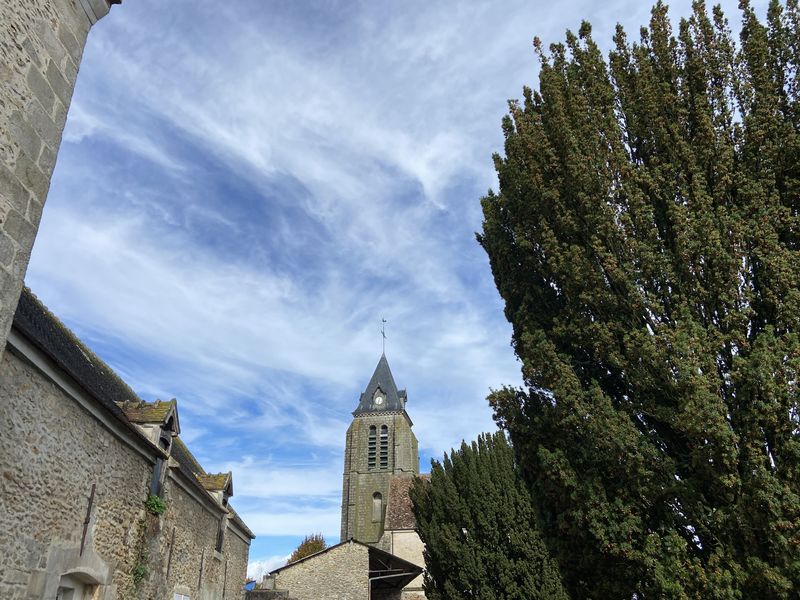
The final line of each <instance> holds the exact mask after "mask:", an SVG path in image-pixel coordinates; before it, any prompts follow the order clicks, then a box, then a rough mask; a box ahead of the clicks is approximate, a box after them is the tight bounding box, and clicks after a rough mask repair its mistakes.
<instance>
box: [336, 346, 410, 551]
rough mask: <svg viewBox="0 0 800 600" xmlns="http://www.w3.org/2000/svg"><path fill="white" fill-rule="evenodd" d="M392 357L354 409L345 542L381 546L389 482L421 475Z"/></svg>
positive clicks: (344, 508) (347, 468)
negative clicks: (353, 540)
mask: <svg viewBox="0 0 800 600" xmlns="http://www.w3.org/2000/svg"><path fill="white" fill-rule="evenodd" d="M412 425H413V423H412V422H411V419H410V418H409V416H408V413H406V391H405V390H398V389H397V385H395V382H394V377H392V371H391V370H390V369H389V362H388V361H387V360H386V355H385V354H382V355H381V358H380V360H379V361H378V366H377V367H375V372H374V373H373V374H372V378H371V379H370V380H369V383H368V384H367V388H366V389H365V390H364V392H363V393H362V394H361V398H360V399H359V403H358V407H357V408H356V410H355V411H353V422H352V423H351V424H350V427H349V428H348V429H347V439H346V442H345V449H344V477H343V485H342V528H341V541H345V540H348V539H350V538H355V539H356V540H358V541H360V542H363V543H365V544H374V545H378V544H379V543H380V541H381V537H382V536H383V531H384V520H385V518H386V504H387V502H388V500H389V484H390V482H391V480H392V477H393V476H395V475H406V476H410V475H418V474H419V454H418V448H417V438H416V436H415V435H414V432H413V431H411V426H412Z"/></svg>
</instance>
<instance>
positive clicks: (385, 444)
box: [381, 425, 389, 469]
mask: <svg viewBox="0 0 800 600" xmlns="http://www.w3.org/2000/svg"><path fill="white" fill-rule="evenodd" d="M388 467H389V428H388V427H386V425H381V469H386V468H388Z"/></svg>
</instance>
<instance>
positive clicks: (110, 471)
mask: <svg viewBox="0 0 800 600" xmlns="http://www.w3.org/2000/svg"><path fill="white" fill-rule="evenodd" d="M0 400H1V401H0V499H1V500H2V510H0V547H2V548H3V551H2V552H0V598H3V599H4V600H23V599H28V598H54V597H55V588H56V587H57V585H58V578H59V577H60V575H62V574H64V573H66V572H67V571H69V570H73V569H80V570H82V571H84V572H87V573H91V574H93V576H94V577H95V578H96V579H97V580H99V581H102V582H103V583H107V584H109V585H108V586H107V587H104V589H103V590H102V593H101V594H100V595H99V596H98V598H114V597H120V598H129V597H135V596H133V595H132V594H131V593H130V590H131V589H132V579H131V571H132V569H133V566H134V562H135V553H134V548H135V545H136V539H137V536H138V522H139V520H140V519H143V518H144V511H143V501H144V500H145V498H146V497H147V489H148V482H149V479H150V475H151V473H152V463H149V462H148V461H147V460H146V459H145V458H144V457H143V456H141V455H140V454H138V453H136V452H134V451H132V450H131V449H130V448H128V447H127V446H124V445H123V444H122V443H120V441H119V440H118V439H117V438H116V437H115V436H114V435H113V434H111V433H110V432H109V431H108V430H107V429H106V428H105V427H104V426H103V425H101V424H100V423H99V422H98V421H97V420H96V419H94V418H93V417H92V416H91V415H89V414H88V412H87V411H86V410H85V409H83V408H82V407H81V406H79V405H78V404H77V403H76V402H75V401H74V400H73V399H72V398H71V397H69V396H68V395H66V394H65V393H64V392H63V391H62V390H61V389H60V388H58V387H56V385H55V384H53V383H52V382H50V381H49V380H48V379H46V378H44V377H43V376H42V375H41V373H40V372H39V371H38V370H37V369H36V368H35V367H33V366H31V365H30V364H29V363H28V362H26V361H24V360H23V359H20V358H19V357H18V356H17V355H16V354H15V352H14V351H13V350H7V351H6V352H5V353H4V356H3V357H2V359H0ZM92 484H95V485H96V488H95V496H94V508H93V510H92V514H91V521H90V524H89V527H88V530H87V535H86V542H85V550H84V552H83V556H79V554H80V544H81V536H82V531H83V522H84V518H85V517H86V512H87V507H88V504H89V495H90V491H91V487H92ZM98 525H99V526H98ZM146 591H147V590H142V592H143V593H146Z"/></svg>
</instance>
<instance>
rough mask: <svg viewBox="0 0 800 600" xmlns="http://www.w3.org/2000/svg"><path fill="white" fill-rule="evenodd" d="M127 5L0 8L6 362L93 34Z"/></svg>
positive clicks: (0, 314)
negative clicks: (118, 8) (8, 342)
mask: <svg viewBox="0 0 800 600" xmlns="http://www.w3.org/2000/svg"><path fill="white" fill-rule="evenodd" d="M120 2H121V0H2V2H0V355H2V354H3V349H4V348H5V345H6V336H7V335H8V332H9V330H10V329H11V322H12V320H13V317H14V310H15V308H16V306H17V300H18V299H19V297H20V292H21V290H22V282H23V279H24V277H25V271H26V269H27V268H28V261H29V260H30V256H31V249H32V248H33V242H34V239H35V237H36V232H37V230H38V228H39V221H40V219H41V216H42V210H43V208H44V203H45V199H46V197H47V191H48V189H49V188H50V178H51V176H52V174H53V168H54V166H55V163H56V155H57V154H58V149H59V146H60V145H61V135H62V132H63V130H64V124H65V122H66V119H67V110H68V109H69V105H70V101H71V99H72V91H73V88H74V86H75V80H76V78H77V76H78V67H79V66H80V63H81V56H82V55H83V47H84V45H85V44H86V38H87V36H88V35H89V30H90V29H91V27H92V26H93V25H94V24H95V23H96V22H97V21H98V20H99V19H101V18H103V17H104V16H105V15H106V14H108V12H109V9H110V8H111V5H113V4H119V3H120Z"/></svg>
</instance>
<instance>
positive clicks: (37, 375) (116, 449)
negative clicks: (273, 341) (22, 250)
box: [0, 292, 253, 600]
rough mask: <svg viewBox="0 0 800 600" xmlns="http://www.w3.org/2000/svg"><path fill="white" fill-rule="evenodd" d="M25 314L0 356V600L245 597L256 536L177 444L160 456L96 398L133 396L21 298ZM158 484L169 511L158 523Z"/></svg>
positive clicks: (173, 416) (142, 431) (141, 430)
mask: <svg viewBox="0 0 800 600" xmlns="http://www.w3.org/2000/svg"><path fill="white" fill-rule="evenodd" d="M22 308H25V309H26V310H27V311H28V313H29V314H26V316H25V317H24V318H20V317H19V315H18V317H17V320H15V327H14V328H13V329H12V331H11V334H10V336H9V341H8V346H7V350H6V352H5V353H4V355H3V356H2V357H0V547H2V548H3V552H2V553H0V598H3V600H32V599H34V598H36V599H42V600H44V599H48V600H49V599H51V598H55V597H56V593H57V589H58V588H59V586H60V585H61V584H70V585H76V586H78V589H80V588H83V587H85V588H86V590H87V591H88V592H90V593H92V594H93V595H92V596H91V597H92V599H93V600H112V599H116V598H119V599H145V598H147V599H150V598H173V597H174V594H175V593H181V594H185V595H188V596H189V597H191V598H192V600H221V599H222V600H236V599H240V598H242V597H243V589H242V585H243V583H244V580H245V576H246V569H247V558H248V550H249V545H250V540H251V539H252V537H253V536H252V534H251V533H250V532H249V530H248V529H247V527H246V526H245V525H244V523H242V521H241V519H239V517H238V515H236V513H235V512H234V511H233V509H232V508H231V507H230V506H229V505H228V504H227V496H226V495H224V494H219V495H215V494H213V493H210V492H209V491H207V490H206V489H205V488H204V487H203V485H202V483H201V481H200V478H199V477H198V475H201V476H205V477H207V478H210V479H213V477H209V476H208V475H207V474H206V473H205V472H204V471H203V470H202V467H200V465H199V464H198V463H197V461H196V460H195V459H194V457H192V456H191V454H190V453H189V452H188V450H187V449H186V448H185V446H183V444H182V442H180V439H179V438H177V437H175V438H174V441H173V442H171V444H167V447H166V448H165V449H162V448H161V447H159V445H157V443H156V442H154V440H153V439H151V438H150V437H149V436H148V435H147V434H148V428H147V427H139V426H138V425H136V424H134V423H131V422H130V421H129V420H128V419H127V417H126V415H125V414H124V412H123V411H121V410H119V409H118V405H117V403H116V399H115V400H114V401H109V400H106V401H104V400H102V399H101V398H98V397H97V396H95V395H94V393H95V391H96V390H106V391H109V393H114V394H116V395H122V396H126V397H128V398H126V399H130V398H129V394H133V392H130V391H129V388H127V386H125V385H124V383H123V382H121V380H119V379H118V378H116V376H115V375H113V372H111V371H110V369H108V367H107V366H105V365H104V364H103V363H102V362H101V361H99V359H98V358H97V357H96V356H94V355H92V354H91V350H89V349H88V348H86V347H85V346H82V345H80V343H79V342H78V341H77V340H75V338H74V337H72V336H71V334H69V332H67V331H66V330H65V329H64V328H63V326H62V325H61V324H60V323H58V322H57V321H56V320H55V319H54V318H53V317H52V315H50V314H49V313H48V312H47V311H46V310H45V309H43V307H41V305H40V304H38V303H37V302H35V301H34V300H33V299H32V296H31V295H30V293H29V292H25V295H24V298H23V301H22V302H21V303H20V309H22ZM20 325H22V327H21V328H18V326H20ZM31 332H33V333H31ZM29 336H31V337H29ZM59 352H61V355H60V356H59V355H57V354H58V353H59ZM69 352H71V353H72V354H71V356H67V354H68V353H69ZM59 360H61V361H62V362H57V361H59ZM76 360H77V361H78V362H75V361H76ZM82 361H83V362H82ZM81 365H83V366H84V367H86V368H85V369H82V368H81ZM73 374H77V375H73ZM92 378H94V380H92ZM134 399H135V398H134ZM136 400H138V399H136ZM161 404H162V405H168V406H170V407H172V406H175V405H174V403H161ZM175 410H177V409H175ZM168 416H169V421H168V422H166V423H165V426H164V427H165V428H166V427H171V426H172V424H174V423H177V413H176V412H170V413H169V415H168ZM163 431H167V433H168V434H169V435H173V436H174V435H177V430H176V429H172V428H169V429H164V430H163ZM163 431H162V436H156V437H155V439H156V440H159V439H160V437H163ZM177 449H180V450H181V454H178V453H177V452H176V450H177ZM177 457H180V458H179V459H178V458H177ZM160 465H164V467H163V470H160ZM159 473H163V475H164V476H163V480H164V481H163V486H162V487H161V495H162V497H163V500H164V501H165V503H166V511H165V512H164V513H163V514H162V515H154V514H150V513H149V512H147V511H146V510H145V500H146V499H147V498H148V494H149V493H151V491H152V489H153V487H152V486H153V485H154V482H155V481H159V478H158V476H157V475H158V474H159ZM154 474H155V476H154ZM220 524H223V525H224V531H225V533H224V536H223V538H222V544H221V545H220V546H219V547H218V543H219V538H218V532H219V531H220Z"/></svg>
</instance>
